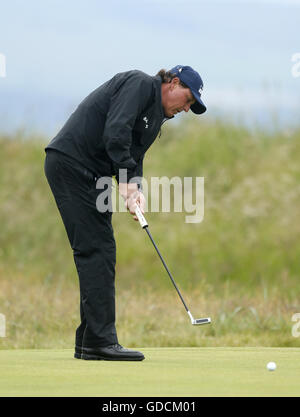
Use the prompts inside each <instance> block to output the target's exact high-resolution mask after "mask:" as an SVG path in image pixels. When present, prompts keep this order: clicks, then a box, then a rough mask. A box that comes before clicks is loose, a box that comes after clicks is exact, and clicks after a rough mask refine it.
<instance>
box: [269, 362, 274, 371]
mask: <svg viewBox="0 0 300 417" xmlns="http://www.w3.org/2000/svg"><path fill="white" fill-rule="evenodd" d="M267 369H268V371H275V369H276V363H275V362H269V363H268V365H267Z"/></svg>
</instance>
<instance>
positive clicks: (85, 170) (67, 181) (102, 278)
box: [45, 65, 206, 361]
mask: <svg viewBox="0 0 300 417" xmlns="http://www.w3.org/2000/svg"><path fill="white" fill-rule="evenodd" d="M202 88H203V82H202V79H201V77H200V75H199V74H198V73H197V72H196V71H194V70H193V69H192V68H191V67H189V66H182V65H177V66H176V67H174V68H173V69H171V70H170V71H165V70H161V71H159V73H158V74H157V75H156V76H150V75H147V74H145V73H143V72H141V71H137V70H133V71H127V72H123V73H119V74H117V75H115V76H114V77H113V78H112V79H111V80H109V81H107V82H106V83H104V84H103V85H101V86H100V87H99V88H97V89H96V90H94V91H93V92H92V93H91V94H90V95H88V96H87V97H86V98H85V99H84V100H83V101H82V102H81V103H80V105H79V106H78V107H77V109H76V110H75V111H74V113H73V114H72V115H71V116H70V118H69V119H68V120H67V122H66V123H65V125H64V126H63V127H62V129H61V130H60V131H59V132H58V134H57V135H56V136H55V137H54V138H53V139H52V141H51V142H50V143H49V145H48V146H47V147H46V148H45V151H46V159H45V174H46V177H47V180H48V183H49V185H50V188H51V190H52V193H53V195H54V198H55V201H56V204H57V207H58V209H59V212H60V215H61V217H62V220H63V223H64V226H65V229H66V232H67V235H68V238H69V242H70V245H71V247H72V249H73V256H74V261H75V265H76V269H77V272H78V276H79V287H80V317H81V323H80V325H79V327H78V328H77V330H76V336H75V355H74V356H75V358H78V359H80V358H82V359H90V360H100V359H104V360H120V361H141V360H143V359H144V355H143V354H142V353H141V352H137V351H133V350H129V349H125V348H123V347H122V346H121V345H120V344H119V343H118V337H117V332H116V327H115V263H116V245H115V239H114V235H113V228H112V223H111V220H112V210H111V208H108V209H107V210H106V211H105V212H103V211H99V210H97V207H96V200H97V197H98V195H99V192H101V191H100V190H99V189H97V188H96V182H97V179H98V178H100V177H104V176H105V177H112V176H115V178H116V180H117V182H118V184H119V193H120V194H121V196H122V197H123V198H124V201H125V205H126V207H127V209H128V210H129V212H130V213H131V214H132V215H133V218H134V219H135V220H137V219H136V216H135V207H136V204H138V205H139V206H140V208H141V211H142V213H144V209H145V198H144V195H143V193H142V188H141V178H142V176H143V159H144V155H145V152H146V151H147V150H148V149H149V147H150V146H151V144H152V143H153V142H154V140H155V138H156V137H157V135H158V133H159V131H160V128H161V125H162V123H163V122H164V121H165V120H167V119H170V118H173V117H174V116H175V115H176V114H177V113H180V112H182V111H185V112H188V111H189V110H190V109H191V110H192V111H193V112H194V113H196V114H201V113H204V112H205V111H206V107H205V105H204V104H203V102H202V100H201V92H202ZM124 174H125V175H124ZM131 180H133V181H131Z"/></svg>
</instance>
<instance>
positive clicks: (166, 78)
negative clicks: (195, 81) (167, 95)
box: [156, 69, 189, 88]
mask: <svg viewBox="0 0 300 417" xmlns="http://www.w3.org/2000/svg"><path fill="white" fill-rule="evenodd" d="M157 75H159V76H160V78H161V82H162V84H167V83H170V82H171V81H172V80H173V78H175V77H178V76H177V75H176V74H174V73H172V72H171V71H166V70H165V69H161V70H160V71H158V73H157V74H156V76H157ZM179 81H180V80H179ZM179 84H180V85H181V87H183V88H189V87H188V86H187V85H186V84H184V83H183V82H182V81H180V82H179Z"/></svg>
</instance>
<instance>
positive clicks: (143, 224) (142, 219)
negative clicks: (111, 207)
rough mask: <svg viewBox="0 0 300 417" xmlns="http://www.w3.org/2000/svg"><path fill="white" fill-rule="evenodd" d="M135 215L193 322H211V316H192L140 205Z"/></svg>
mask: <svg viewBox="0 0 300 417" xmlns="http://www.w3.org/2000/svg"><path fill="white" fill-rule="evenodd" d="M135 215H136V217H137V218H138V221H139V223H140V225H141V227H142V229H145V230H146V232H147V234H148V236H149V238H150V240H151V242H152V244H153V246H154V247H155V249H156V252H157V253H158V256H159V257H160V260H161V261H162V263H163V266H164V267H165V270H166V271H167V273H168V275H169V277H170V278H171V281H172V283H173V285H174V287H175V289H176V291H177V294H178V295H179V297H180V299H181V301H182V303H183V305H184V308H185V309H186V312H187V313H188V315H189V317H190V319H191V322H192V324H208V323H211V319H210V317H206V318H200V319H194V317H193V316H192V313H191V312H190V310H189V309H188V308H187V305H186V304H185V301H184V299H183V297H182V295H181V293H180V291H179V289H178V287H177V285H176V283H175V281H174V279H173V277H172V274H171V272H170V271H169V269H168V267H167V265H166V263H165V261H164V259H163V257H162V256H161V253H160V252H159V250H158V247H157V246H156V244H155V242H154V240H153V237H152V236H151V233H150V231H149V226H148V223H147V221H146V219H145V217H144V216H143V214H142V212H141V209H140V207H139V206H138V205H137V206H136V209H135Z"/></svg>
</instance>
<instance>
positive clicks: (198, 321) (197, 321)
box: [187, 310, 211, 325]
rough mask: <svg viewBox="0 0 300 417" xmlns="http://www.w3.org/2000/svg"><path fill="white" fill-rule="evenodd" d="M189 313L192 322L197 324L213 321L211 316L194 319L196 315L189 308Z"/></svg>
mask: <svg viewBox="0 0 300 417" xmlns="http://www.w3.org/2000/svg"><path fill="white" fill-rule="evenodd" d="M187 313H188V315H189V316H190V319H191V322H192V324H196V325H197V324H209V323H211V319H210V317H206V318H203V319H194V317H193V316H192V313H191V312H190V311H189V310H187Z"/></svg>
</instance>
